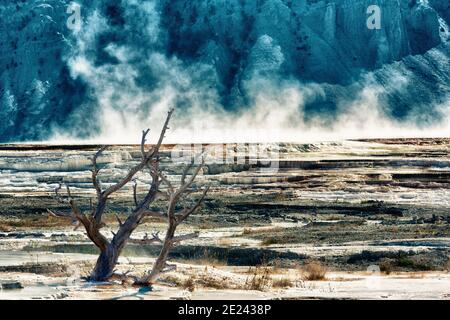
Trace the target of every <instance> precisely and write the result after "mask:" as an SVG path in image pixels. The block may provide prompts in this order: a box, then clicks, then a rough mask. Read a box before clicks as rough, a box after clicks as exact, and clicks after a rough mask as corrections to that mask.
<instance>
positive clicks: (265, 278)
mask: <svg viewBox="0 0 450 320" xmlns="http://www.w3.org/2000/svg"><path fill="white" fill-rule="evenodd" d="M252 271H253V272H252V275H250V276H249V277H247V279H246V280H245V285H244V288H245V289H247V290H258V291H264V290H266V289H268V288H270V285H271V280H272V279H271V277H270V275H271V273H272V268H270V267H255V268H253V270H252Z"/></svg>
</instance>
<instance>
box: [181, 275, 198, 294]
mask: <svg viewBox="0 0 450 320" xmlns="http://www.w3.org/2000/svg"><path fill="white" fill-rule="evenodd" d="M182 287H183V288H184V289H186V290H188V291H189V292H194V290H195V281H194V279H193V278H192V277H189V278H188V279H186V280H185V281H184V282H183V284H182Z"/></svg>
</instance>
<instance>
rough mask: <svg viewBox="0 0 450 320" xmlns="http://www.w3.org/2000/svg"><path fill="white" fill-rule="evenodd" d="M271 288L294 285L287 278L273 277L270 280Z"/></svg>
mask: <svg viewBox="0 0 450 320" xmlns="http://www.w3.org/2000/svg"><path fill="white" fill-rule="evenodd" d="M272 287H273V288H291V287H294V282H292V280H290V279H288V278H275V279H273V280H272Z"/></svg>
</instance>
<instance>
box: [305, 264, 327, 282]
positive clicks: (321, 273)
mask: <svg viewBox="0 0 450 320" xmlns="http://www.w3.org/2000/svg"><path fill="white" fill-rule="evenodd" d="M326 274H327V268H326V267H325V266H323V265H322V264H321V263H320V262H319V261H311V262H309V263H307V264H306V265H305V266H304V268H303V279H304V280H309V281H317V280H324V279H325V276H326Z"/></svg>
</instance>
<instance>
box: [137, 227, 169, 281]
mask: <svg viewBox="0 0 450 320" xmlns="http://www.w3.org/2000/svg"><path fill="white" fill-rule="evenodd" d="M175 230H176V226H175V225H171V226H170V227H169V228H168V230H167V233H166V237H165V238H164V243H163V246H162V248H161V252H160V253H159V256H158V258H157V259H156V261H155V264H154V265H153V268H152V271H151V272H150V273H149V274H148V275H146V276H144V277H143V278H142V279H141V280H139V284H141V285H151V284H152V283H154V282H155V281H156V279H157V278H158V276H159V275H160V274H161V272H162V271H163V270H164V268H165V267H166V262H167V257H168V255H169V252H170V249H171V248H172V245H173V243H172V239H173V237H174V235H175Z"/></svg>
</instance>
